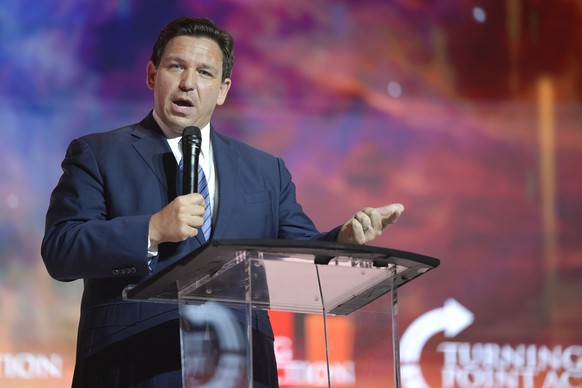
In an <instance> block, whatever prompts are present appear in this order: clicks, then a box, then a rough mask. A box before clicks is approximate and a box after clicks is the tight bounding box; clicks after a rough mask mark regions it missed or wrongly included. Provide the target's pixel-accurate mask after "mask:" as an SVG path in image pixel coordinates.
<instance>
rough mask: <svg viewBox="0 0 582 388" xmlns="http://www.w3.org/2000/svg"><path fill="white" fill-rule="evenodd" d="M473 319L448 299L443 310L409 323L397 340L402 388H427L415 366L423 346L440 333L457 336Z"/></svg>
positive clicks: (470, 313)
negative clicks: (398, 341)
mask: <svg viewBox="0 0 582 388" xmlns="http://www.w3.org/2000/svg"><path fill="white" fill-rule="evenodd" d="M474 319H475V316H474V315H473V313H472V312H470V311H469V310H467V309H466V308H465V307H464V306H463V305H461V304H460V303H459V302H457V301H456V300H454V299H452V298H450V299H447V300H446V301H445V304H444V305H443V307H441V308H438V309H434V310H431V311H428V312H426V313H424V314H422V315H421V316H420V317H418V318H417V319H416V320H415V321H414V322H412V324H411V325H410V326H409V327H408V329H406V331H405V332H404V334H403V335H402V339H401V340H400V360H401V362H402V364H403V365H402V368H401V374H402V382H403V385H404V386H405V387H407V388H429V386H428V384H427V383H426V381H425V380H424V378H423V377H422V373H421V370H420V366H419V365H418V362H419V361H420V355H421V353H422V349H423V348H424V345H425V344H426V342H427V341H428V340H429V339H430V337H432V336H433V335H435V334H436V333H439V332H441V331H444V332H445V336H446V337H454V336H456V335H457V334H459V333H460V332H461V331H463V330H465V329H466V328H467V327H468V326H469V325H470V324H471V323H473V320H474Z"/></svg>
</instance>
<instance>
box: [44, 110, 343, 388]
mask: <svg viewBox="0 0 582 388" xmlns="http://www.w3.org/2000/svg"><path fill="white" fill-rule="evenodd" d="M210 138H211V141H212V147H213V153H214V163H215V169H216V175H217V179H218V206H217V208H216V209H215V212H216V216H215V222H214V223H213V235H212V238H214V239H273V238H281V239H325V240H333V239H335V237H336V235H337V231H338V228H336V229H334V230H332V231H331V232H328V233H324V234H320V233H319V232H318V231H317V230H316V228H315V226H314V225H313V223H312V222H311V220H310V219H309V218H308V217H307V216H306V215H305V214H304V212H303V211H302V209H301V206H300V205H299V204H298V203H297V202H296V198H295V186H294V184H293V182H292V180H291V175H290V173H289V171H288V170H287V168H286V167H285V165H284V163H283V161H282V160H281V159H279V158H276V157H274V156H271V155H269V154H267V153H265V152H262V151H259V150H257V149H255V148H252V147H250V146H248V145H246V144H244V143H242V142H239V141H237V140H235V139H232V138H230V137H227V136H224V135H222V134H219V133H217V132H215V131H214V129H211V135H210ZM62 168H63V175H62V177H61V179H60V181H59V183H58V185H57V187H56V188H55V190H54V191H53V193H52V196H51V202H50V206H49V209H48V212H47V217H46V231H45V237H44V239H43V243H42V257H43V259H44V262H45V264H46V267H47V269H48V272H49V273H50V275H51V276H52V277H54V278H55V279H58V280H63V281H67V280H74V279H83V281H84V292H83V297H82V303H81V317H80V322H79V332H78V341H77V365H76V370H75V380H76V381H77V382H78V383H79V385H82V384H87V381H88V380H87V379H92V381H97V380H99V379H102V381H101V382H100V383H98V382H95V383H94V385H95V386H152V387H158V386H160V387H162V386H172V385H173V384H174V382H171V381H170V380H167V381H166V380H165V379H166V377H156V376H157V375H163V374H164V373H166V372H167V371H165V370H160V371H158V370H157V369H168V370H172V371H176V368H177V371H178V374H177V375H176V376H179V368H180V365H179V357H180V355H179V351H180V350H179V334H178V324H177V319H178V310H177V306H175V305H166V304H157V303H144V302H128V301H123V300H122V290H123V288H124V287H126V286H127V285H128V284H132V283H137V282H139V281H141V280H143V279H145V278H147V277H148V276H151V275H152V274H155V273H156V272H157V271H159V270H161V269H162V268H164V267H166V266H167V265H168V264H171V263H173V262H174V261H176V260H177V259H179V258H180V257H183V256H184V255H185V254H186V253H188V252H191V251H192V250H194V249H196V248H197V247H199V246H200V245H201V244H203V243H204V242H205V241H204V237H203V236H201V234H199V235H198V236H196V237H195V238H190V239H188V240H186V241H183V242H181V243H177V244H174V243H165V244H161V245H160V247H159V255H158V260H157V264H156V265H155V267H154V268H153V269H151V270H150V268H149V267H148V260H149V259H148V257H147V244H148V226H149V219H150V217H151V215H152V214H154V213H155V212H157V211H159V210H160V209H162V208H163V207H164V206H165V205H167V204H168V203H169V202H170V201H171V200H172V199H173V198H175V196H176V183H177V182H176V180H177V179H176V177H177V176H178V174H177V165H176V160H175V158H174V156H173V154H172V152H171V150H170V148H169V146H168V143H167V141H166V139H165V137H164V135H163V133H162V131H161V129H160V128H159V126H158V125H157V123H156V122H155V120H154V119H153V116H152V114H151V113H150V114H149V115H148V116H147V117H146V118H145V119H144V120H142V121H141V122H140V123H138V124H135V125H131V126H127V127H123V128H119V129H116V130H113V131H110V132H103V133H97V134H92V135H87V136H84V137H81V138H79V139H76V140H73V141H72V142H71V144H70V146H69V148H68V150H67V153H66V156H65V159H64V161H63V163H62ZM256 328H257V329H258V330H259V331H260V332H261V333H262V335H264V336H265V338H267V340H270V341H271V343H272V338H273V334H272V331H271V328H270V324H269V322H268V316H267V315H266V314H265V313H261V314H259V316H258V317H257V327H256ZM156 346H158V347H161V348H160V349H154V350H152V348H154V347H156ZM170 353H177V354H174V355H172V354H170ZM144 354H146V355H147V357H145V358H147V361H144V357H143V356H144ZM100 355H102V356H100ZM114 356H119V359H114ZM121 356H123V357H121ZM132 358H135V360H136V361H135V362H133V361H131V359H132ZM169 359H172V361H168V360H169ZM176 360H177V361H176ZM126 361H127V362H126ZM149 361H151V365H150V364H147V362H149ZM258 362H261V360H260V359H259V360H257V359H256V358H255V364H257V363H258ZM107 363H118V364H121V365H117V366H115V365H113V367H115V368H117V370H116V371H115V372H110V371H109V372H105V375H106V377H103V376H101V375H99V373H101V372H103V371H102V370H101V369H103V370H105V369H106V366H105V365H103V364H107ZM164 363H166V364H170V365H165V366H164V365H163V364H164ZM176 363H178V364H176ZM160 364H162V365H163V367H161V366H160ZM109 367H111V366H109ZM96 368H97V369H99V370H101V372H95V369H96ZM115 368H114V369H115ZM126 369H131V373H130V372H128V371H127V370H126ZM90 370H92V371H93V372H89V371H90ZM112 373H113V374H114V375H115V376H112V375H111V374H112ZM128 373H129V375H128ZM172 373H173V372H172ZM102 374H103V373H102ZM95 376H101V377H95ZM120 381H127V383H121V382H120ZM137 381H149V382H148V383H147V384H145V383H144V384H145V385H139V384H137V383H136V382H137ZM267 385H268V383H267Z"/></svg>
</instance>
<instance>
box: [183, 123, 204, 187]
mask: <svg viewBox="0 0 582 388" xmlns="http://www.w3.org/2000/svg"><path fill="white" fill-rule="evenodd" d="M201 144H202V135H201V134H200V128H198V127H194V126H191V127H186V128H184V132H183V133H182V162H183V168H184V170H183V176H182V178H183V180H182V194H183V195H186V194H192V193H197V192H198V158H199V157H200V145H201Z"/></svg>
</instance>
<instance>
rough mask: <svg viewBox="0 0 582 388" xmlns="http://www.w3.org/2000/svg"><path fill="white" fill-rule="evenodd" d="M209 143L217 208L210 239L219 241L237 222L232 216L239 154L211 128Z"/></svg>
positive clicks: (234, 212)
mask: <svg viewBox="0 0 582 388" xmlns="http://www.w3.org/2000/svg"><path fill="white" fill-rule="evenodd" d="M210 141H211V142H212V153H213V155H214V168H215V172H216V177H217V181H218V206H217V209H215V211H216V217H215V218H214V219H215V224H213V225H212V228H213V233H212V238H213V239H220V238H222V236H223V234H224V233H225V232H226V230H228V226H229V225H234V222H237V220H235V219H233V215H234V214H236V209H235V206H236V205H235V203H236V195H237V188H238V187H239V185H238V177H239V168H240V163H239V154H238V152H237V151H236V149H235V148H234V147H233V146H232V143H231V142H230V140H229V139H228V138H227V137H225V136H223V135H221V134H219V133H217V132H216V131H215V130H214V128H212V127H211V129H210Z"/></svg>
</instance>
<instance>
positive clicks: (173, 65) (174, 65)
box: [169, 63, 182, 69]
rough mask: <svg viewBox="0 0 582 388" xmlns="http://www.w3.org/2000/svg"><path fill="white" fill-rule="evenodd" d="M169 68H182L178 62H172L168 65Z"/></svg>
mask: <svg viewBox="0 0 582 388" xmlns="http://www.w3.org/2000/svg"><path fill="white" fill-rule="evenodd" d="M169 68H170V69H182V65H179V64H177V63H172V64H171V65H170V66H169Z"/></svg>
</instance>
